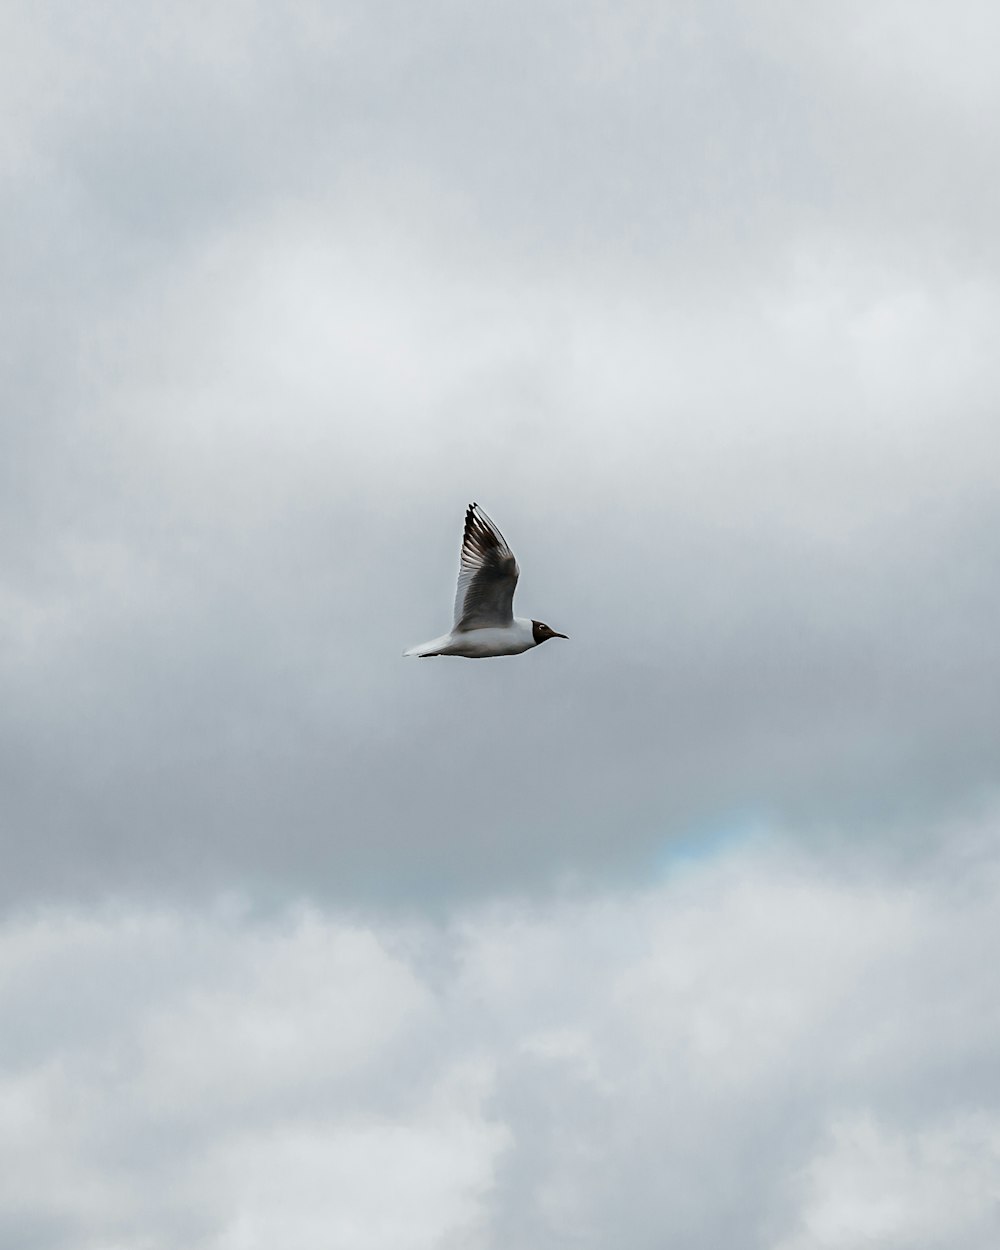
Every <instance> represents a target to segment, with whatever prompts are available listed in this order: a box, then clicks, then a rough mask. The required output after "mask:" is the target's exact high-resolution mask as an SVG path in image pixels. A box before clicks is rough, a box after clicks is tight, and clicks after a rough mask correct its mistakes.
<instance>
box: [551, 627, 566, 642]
mask: <svg viewBox="0 0 1000 1250" xmlns="http://www.w3.org/2000/svg"><path fill="white" fill-rule="evenodd" d="M552 637H553V638H565V639H566V641H567V642H569V638H568V637H567V635H566V634H557V633H556V631H555V630H553V631H552Z"/></svg>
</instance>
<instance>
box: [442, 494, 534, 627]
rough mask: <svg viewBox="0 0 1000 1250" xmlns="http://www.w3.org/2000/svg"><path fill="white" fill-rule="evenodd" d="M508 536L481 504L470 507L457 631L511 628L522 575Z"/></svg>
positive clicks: (463, 545)
mask: <svg viewBox="0 0 1000 1250" xmlns="http://www.w3.org/2000/svg"><path fill="white" fill-rule="evenodd" d="M519 571H520V570H519V569H518V567H517V561H516V560H515V559H514V553H513V552H512V551H511V549H510V548H509V547H508V546H507V543H506V541H505V539H504V536H503V535H502V534H501V533H500V531H499V530H498V529H497V527H496V526H495V525H494V524H493V522H492V521H491V520H490V518H489V517H488V516H487V515H486V513H485V512H483V511H482V509H481V508H480V507H479V505H478V504H474V503H472V504H469V507H468V508H467V510H466V513H465V534H464V536H463V538H462V563H461V567H460V568H459V572H458V594H457V595H456V596H455V630H456V632H459V633H465V632H467V631H468V630H470V629H486V628H489V627H491V626H493V627H495V626H501V627H502V626H504V625H510V623H511V622H512V621H513V619H514V607H513V604H514V587H515V586H516V585H517V575H518V573H519Z"/></svg>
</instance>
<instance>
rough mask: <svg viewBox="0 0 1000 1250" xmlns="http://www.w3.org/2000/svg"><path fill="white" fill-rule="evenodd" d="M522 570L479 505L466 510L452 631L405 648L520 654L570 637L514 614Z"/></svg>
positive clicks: (480, 655) (479, 655)
mask: <svg viewBox="0 0 1000 1250" xmlns="http://www.w3.org/2000/svg"><path fill="white" fill-rule="evenodd" d="M519 572H520V569H519V568H518V567H517V561H516V560H515V559H514V553H513V552H512V551H511V549H510V548H509V547H508V546H507V542H506V540H505V539H504V536H503V534H501V533H500V531H499V530H498V529H497V527H496V526H495V525H494V524H493V522H492V521H491V520H490V518H489V517H488V516H487V515H486V513H485V512H484V511H483V510H482V508H480V506H479V505H478V504H475V503H470V504H469V506H468V508H467V509H466V512H465V534H464V536H463V538H462V563H461V566H460V568H459V570H458V594H457V595H456V596H455V624H454V625H453V626H452V627H451V633H450V634H442V636H441V637H440V638H433V639H431V641H430V642H424V643H421V644H420V645H419V646H417V647H411V648H410V649H409V651H404V652H403V654H404V655H419V656H421V657H426V656H432V655H464V656H466V657H467V658H468V659H470V660H478V659H484V658H485V657H486V656H491V655H520V654H521V652H522V651H530V650H531V648H532V647H539V646H541V644H542V643H543V642H547V641H548V640H549V639H550V638H565V637H566V635H565V634H557V633H556V631H555V630H554V629H550V628H549V627H548V625H544V624H543V623H542V622H541V621H527V620H524V619H523V617H520V616H515V615H514V606H513V605H514V587H515V586H516V585H517V575H518V573H519Z"/></svg>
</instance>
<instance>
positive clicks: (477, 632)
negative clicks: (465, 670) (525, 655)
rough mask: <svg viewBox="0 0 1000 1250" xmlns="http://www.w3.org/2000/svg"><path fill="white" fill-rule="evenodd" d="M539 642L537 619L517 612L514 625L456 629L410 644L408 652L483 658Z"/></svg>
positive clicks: (425, 654) (406, 653)
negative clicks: (535, 632) (426, 640)
mask: <svg viewBox="0 0 1000 1250" xmlns="http://www.w3.org/2000/svg"><path fill="white" fill-rule="evenodd" d="M537 645H538V644H537V643H536V642H535V635H534V621H526V620H524V619H523V618H522V617H519V616H515V617H514V620H513V621H512V623H511V624H510V625H503V626H494V627H492V628H489V629H469V630H464V631H461V632H459V631H457V630H452V632H451V633H450V634H442V635H441V637H440V638H432V639H431V641H430V642H422V643H421V644H420V645H419V646H417V647H410V649H409V651H404V652H403V654H404V655H420V656H425V657H426V656H432V655H462V656H465V657H466V659H469V660H482V659H486V658H487V657H488V656H491V655H520V654H521V652H522V651H527V650H529V649H530V648H531V647H535V646H537Z"/></svg>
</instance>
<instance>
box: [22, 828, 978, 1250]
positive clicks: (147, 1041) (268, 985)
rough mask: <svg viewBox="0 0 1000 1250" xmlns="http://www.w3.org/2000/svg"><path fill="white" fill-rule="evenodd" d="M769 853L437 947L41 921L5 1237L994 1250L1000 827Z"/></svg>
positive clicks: (374, 921) (255, 925)
mask: <svg viewBox="0 0 1000 1250" xmlns="http://www.w3.org/2000/svg"><path fill="white" fill-rule="evenodd" d="M950 836H951V839H952V845H953V856H952V858H951V860H950V865H951V866H950V867H949V868H948V869H947V870H945V871H944V872H942V871H941V870H940V867H939V866H936V867H935V869H934V870H933V871H932V872H929V873H926V874H924V873H913V872H910V873H902V874H901V873H899V872H898V870H894V872H893V873H892V874H890V873H887V872H885V871H884V870H879V869H878V868H877V867H876V866H875V865H874V864H873V862H872V860H871V858H870V857H869V856H864V855H860V854H858V855H855V856H853V857H852V858H851V859H850V860H845V859H843V858H841V860H840V862H839V864H837V865H834V864H832V863H831V862H830V861H829V860H826V861H823V860H820V859H816V858H808V857H804V856H802V855H801V854H796V852H795V851H794V850H793V849H792V847H791V846H790V844H789V842H788V840H787V839H785V838H778V837H776V836H773V835H772V836H759V837H757V838H754V839H751V840H750V841H748V842H746V843H744V844H743V845H742V846H741V847H739V848H731V849H730V851H729V852H728V853H727V854H726V855H725V856H723V857H721V858H717V859H710V860H707V861H705V860H703V861H697V862H688V863H686V864H681V865H678V866H676V867H675V868H674V869H673V870H672V871H671V873H670V875H669V876H668V877H667V878H666V879H665V880H664V881H663V882H662V883H660V884H656V885H651V886H649V887H647V888H645V889H643V890H639V891H632V892H629V893H627V894H621V893H613V894H605V895H602V896H597V897H589V898H586V899H584V898H580V899H575V900H574V899H566V900H565V901H563V902H562V903H558V904H550V905H547V906H545V907H535V906H528V905H525V904H523V903H518V902H514V901H511V902H507V903H503V902H499V901H496V902H493V903H490V904H483V905H478V906H477V907H475V908H472V909H465V910H463V911H462V912H458V913H453V914H451V915H450V916H449V917H448V918H447V920H446V921H444V922H443V923H441V924H434V925H432V924H429V923H427V922H425V921H412V922H403V921H400V920H398V919H396V920H393V919H389V918H381V919H379V918H368V919H363V918H361V917H360V916H355V917H354V918H351V917H350V916H348V915H344V914H323V913H321V912H318V911H316V910H314V909H312V908H308V907H306V908H302V907H300V908H295V909H292V910H290V911H288V912H286V913H283V914H281V915H279V916H273V917H271V918H269V919H266V920H265V919H254V918H253V917H252V915H250V914H249V913H247V912H246V910H245V908H242V907H240V906H237V905H236V904H234V903H232V902H230V903H229V904H225V903H220V904H219V905H217V906H216V907H215V908H214V909H213V910H211V911H210V912H201V913H199V914H190V913H183V912H176V911H167V910H159V911H155V912H149V911H147V912H143V913H139V912H136V911H134V910H128V909H118V910H107V911H104V912H102V913H100V914H93V913H80V912H76V913H72V912H69V913H67V912H60V911H48V912H45V913H41V914H39V915H37V916H35V917H34V918H31V919H25V920H22V921H19V922H10V923H8V924H7V926H6V927H5V928H4V931H3V935H2V941H0V966H2V968H3V987H4V988H3V992H2V1004H0V1006H2V1011H3V1016H4V1019H6V1020H8V1021H9V1022H13V1023H14V1027H13V1028H8V1029H6V1030H5V1035H4V1040H3V1043H2V1045H3V1052H4V1053H3V1059H4V1065H3V1070H4V1077H3V1092H2V1101H3V1106H4V1123H5V1125H6V1126H7V1127H8V1130H9V1132H8V1135H7V1140H8V1143H9V1144H8V1146H7V1148H6V1152H5V1158H4V1165H3V1167H2V1168H0V1177H2V1178H3V1179H2V1182H0V1184H2V1187H3V1201H2V1203H0V1207H2V1209H3V1211H4V1212H5V1215H4V1221H5V1224H4V1240H5V1241H6V1242H8V1243H9V1244H17V1245H19V1246H25V1247H30V1246H35V1245H37V1246H43V1245H44V1246H46V1247H48V1248H49V1250H57V1248H58V1247H62V1246H65V1247H67V1248H68V1247H70V1246H72V1247H74V1250H85V1248H88V1247H97V1246H102V1247H103V1246H110V1245H130V1246H143V1247H149V1248H150V1250H172V1248H173V1247H177V1248H178V1250H180V1248H181V1247H184V1250H216V1248H222V1247H225V1248H227V1250H228V1248H230V1247H240V1248H242V1250H250V1248H253V1247H264V1246H267V1245H272V1244H274V1241H275V1239H278V1240H290V1241H294V1243H295V1244H296V1246H300V1247H302V1250H309V1248H310V1247H313V1246H315V1247H321V1246H329V1245H331V1244H337V1245H339V1244H345V1245H346V1244H350V1245H352V1246H356V1247H358V1250H369V1248H372V1250H375V1248H381V1247H385V1248H386V1250H389V1248H390V1247H392V1248H394V1250H398V1248H399V1247H404V1248H405V1247H414V1248H417V1247H457V1246H459V1245H462V1246H470V1247H490V1248H492V1247H497V1248H499V1247H502V1246H509V1245H512V1244H517V1245H519V1246H524V1247H526V1248H527V1250H532V1248H534V1247H539V1248H540V1247H543V1246H551V1245H579V1246H593V1247H595V1248H596V1247H599V1246H605V1245H607V1244H608V1243H609V1240H614V1239H616V1238H617V1239H621V1240H625V1241H627V1242H628V1244H629V1245H633V1246H636V1247H647V1246H648V1247H650V1250H652V1247H655V1246H662V1245H664V1244H668V1243H669V1244H674V1243H683V1244H684V1245H688V1246H692V1247H706V1248H708V1247H720V1246H725V1245H732V1244H734V1242H735V1241H738V1242H739V1244H740V1245H744V1246H747V1247H762V1248H763V1247H773V1246H780V1247H781V1250H806V1248H811V1247H818V1246H823V1247H827V1248H836V1247H843V1248H844V1250H847V1247H852V1246H856V1245H857V1244H858V1243H859V1241H861V1240H865V1239H869V1240H875V1241H877V1242H878V1244H879V1245H880V1246H885V1247H898V1248H899V1250H903V1248H904V1247H906V1248H907V1250H911V1248H912V1247H914V1246H927V1247H932V1246H933V1247H939V1246H945V1245H947V1246H948V1247H950V1248H951V1250H987V1247H989V1246H991V1245H992V1243H993V1240H994V1239H995V1233H996V1209H997V1205H996V1204H997V1199H998V1197H1000V1194H998V1190H997V1182H996V1177H997V1170H998V1165H1000V1104H998V1101H997V1099H998V1095H1000V1069H998V1060H997V1055H998V1053H1000V1049H998V1045H997V1043H998V1041H1000V1017H998V1013H997V1007H996V995H995V993H994V988H993V980H994V978H993V974H992V965H991V962H990V960H989V958H988V957H986V956H987V952H989V951H990V950H992V949H993V948H995V945H996V942H997V940H998V939H1000V932H998V920H997V912H996V908H995V892H996V887H997V883H998V872H1000V843H998V841H997V827H996V821H995V818H991V819H990V820H988V821H985V822H983V823H981V824H979V825H977V826H974V827H970V828H965V829H953V830H951V831H950Z"/></svg>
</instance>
